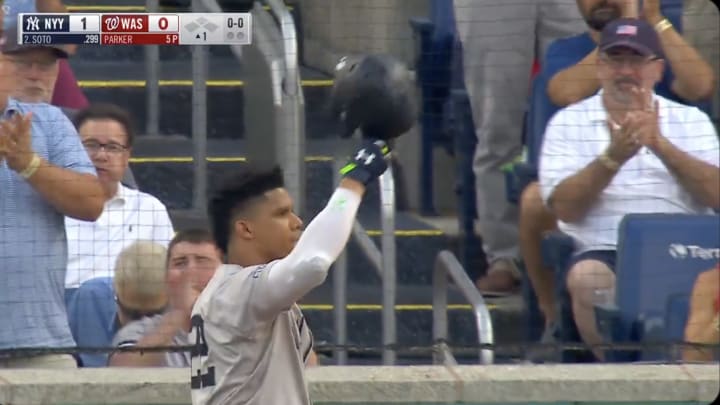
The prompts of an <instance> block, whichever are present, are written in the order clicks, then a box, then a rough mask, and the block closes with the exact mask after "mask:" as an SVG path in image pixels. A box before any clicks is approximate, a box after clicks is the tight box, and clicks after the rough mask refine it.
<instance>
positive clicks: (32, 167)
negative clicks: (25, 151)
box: [20, 153, 41, 179]
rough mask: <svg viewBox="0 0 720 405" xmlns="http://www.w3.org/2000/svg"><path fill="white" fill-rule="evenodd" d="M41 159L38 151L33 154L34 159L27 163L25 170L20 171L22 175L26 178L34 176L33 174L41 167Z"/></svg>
mask: <svg viewBox="0 0 720 405" xmlns="http://www.w3.org/2000/svg"><path fill="white" fill-rule="evenodd" d="M40 163H41V159H40V156H38V154H37V153H34V154H33V157H32V160H31V161H30V163H29V164H28V165H27V167H26V168H25V170H23V171H21V172H20V176H21V177H22V178H24V179H29V178H30V177H32V175H33V174H35V172H36V171H37V169H38V168H39V167H40Z"/></svg>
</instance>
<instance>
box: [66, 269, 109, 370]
mask: <svg viewBox="0 0 720 405" xmlns="http://www.w3.org/2000/svg"><path fill="white" fill-rule="evenodd" d="M66 305H67V313H68V320H69V323H70V330H71V332H72V335H73V338H74V339H75V343H76V344H77V347H79V348H107V347H110V344H111V343H112V338H113V335H114V333H115V325H114V324H115V316H116V313H117V308H116V306H115V290H114V288H113V281H112V278H111V277H98V278H94V279H91V280H88V281H86V282H84V283H82V284H81V285H80V287H79V288H78V289H77V290H76V291H75V292H74V294H72V295H70V296H69V297H67V302H66ZM78 357H79V359H80V365H81V366H82V367H105V366H107V358H108V354H107V353H79V354H78Z"/></svg>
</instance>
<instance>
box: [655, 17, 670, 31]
mask: <svg viewBox="0 0 720 405" xmlns="http://www.w3.org/2000/svg"><path fill="white" fill-rule="evenodd" d="M672 26H673V25H672V23H671V22H670V21H669V20H668V19H667V18H663V19H662V20H660V21H659V22H658V23H657V24H655V31H657V32H658V34H660V33H662V32H664V31H665V30H667V29H668V28H672Z"/></svg>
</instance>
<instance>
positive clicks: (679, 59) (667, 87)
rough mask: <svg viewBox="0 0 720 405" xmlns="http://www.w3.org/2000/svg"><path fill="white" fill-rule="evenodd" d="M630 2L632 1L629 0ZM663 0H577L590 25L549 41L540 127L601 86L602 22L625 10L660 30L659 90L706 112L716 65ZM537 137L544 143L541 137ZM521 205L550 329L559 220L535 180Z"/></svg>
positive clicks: (527, 252) (526, 248)
mask: <svg viewBox="0 0 720 405" xmlns="http://www.w3.org/2000/svg"><path fill="white" fill-rule="evenodd" d="M631 3H633V2H628V4H631ZM660 3H662V2H661V1H660V0H644V1H643V6H642V9H641V10H639V13H638V12H635V11H634V10H632V9H627V8H626V9H622V8H621V6H620V5H619V4H618V3H613V2H611V1H603V0H578V6H579V7H580V11H581V13H582V15H583V17H584V18H585V21H586V23H587V24H588V27H589V28H590V29H589V30H588V32H586V33H583V34H580V35H576V36H572V37H568V38H563V39H559V40H557V41H555V42H553V43H552V44H550V46H549V47H548V51H547V57H546V60H545V63H544V64H543V66H542V70H541V72H540V75H539V77H538V78H537V79H536V80H541V83H540V85H541V86H543V85H544V84H547V92H546V94H545V97H544V98H545V100H544V101H542V102H539V103H538V102H536V103H535V104H533V106H532V107H531V109H536V108H540V109H542V111H540V112H539V114H534V117H536V118H539V119H540V120H541V122H540V126H538V128H544V127H545V124H546V123H547V121H548V120H549V119H550V118H551V117H552V115H553V114H555V112H557V111H558V110H559V109H561V108H564V107H566V106H568V105H570V104H574V103H576V102H579V101H581V100H583V99H585V98H587V97H590V96H592V95H594V94H595V93H597V92H598V90H599V89H600V81H599V79H598V77H597V72H596V65H597V58H598V47H597V42H598V41H599V39H600V32H601V31H602V29H603V28H604V26H605V25H606V24H607V23H609V22H610V21H612V20H614V19H616V18H618V17H620V16H621V15H623V16H632V15H633V14H635V16H636V17H640V18H643V19H644V20H645V21H646V22H648V23H649V24H650V25H651V26H653V27H654V28H655V30H656V31H657V32H658V35H659V37H660V41H661V45H662V47H663V52H664V54H665V58H666V66H667V69H665V72H664V75H663V78H662V80H661V81H660V82H659V83H658V84H657V86H656V88H655V92H656V93H657V94H658V95H660V96H663V97H666V98H669V99H671V100H674V101H678V102H682V103H686V104H694V105H697V106H698V107H699V108H701V109H703V110H704V111H706V112H707V111H710V100H712V97H713V95H714V90H713V89H714V88H715V87H714V86H715V84H714V83H715V78H714V76H715V75H714V72H713V69H712V68H711V66H710V65H709V64H708V62H707V61H706V60H705V59H704V58H703V57H702V56H701V55H700V53H699V52H698V51H697V50H696V49H695V48H694V47H693V46H692V45H690V44H689V43H688V42H687V41H686V40H685V39H684V38H683V37H682V35H681V34H679V33H678V32H677V31H676V29H675V27H674V25H673V22H670V21H668V20H667V19H666V18H665V17H664V16H663V14H662V11H661V8H660V5H661V4H660ZM688 29H692V28H688ZM716 46H717V45H716ZM543 87H544V86H543ZM531 113H532V111H531ZM530 136H533V135H532V134H531V135H530ZM536 136H537V135H536ZM534 141H535V143H537V144H539V143H540V142H539V140H538V139H535V140H534ZM538 146H539V145H538ZM568 153H570V152H568ZM520 207H521V208H520V209H521V213H520V246H521V252H522V256H523V261H524V263H525V267H526V269H527V272H528V276H529V278H530V280H531V282H532V285H533V289H534V291H535V293H536V296H537V298H538V304H539V306H540V310H541V312H542V313H543V315H544V317H545V323H546V331H549V330H550V329H551V328H550V326H551V325H552V324H553V322H554V318H555V302H554V289H555V287H554V284H553V278H552V272H551V271H550V270H548V269H545V268H543V265H542V254H541V251H540V244H541V240H542V236H543V235H544V234H545V233H547V232H549V231H551V230H553V229H556V224H557V220H556V218H555V217H554V216H553V215H552V213H551V212H550V211H549V210H548V209H547V208H546V207H545V206H544V204H543V201H542V198H541V196H540V190H539V187H538V184H537V183H532V184H530V185H529V186H528V187H526V188H525V190H524V191H523V195H522V198H521V203H520Z"/></svg>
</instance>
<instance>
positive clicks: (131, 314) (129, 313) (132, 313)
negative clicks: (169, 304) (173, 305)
mask: <svg viewBox="0 0 720 405" xmlns="http://www.w3.org/2000/svg"><path fill="white" fill-rule="evenodd" d="M115 303H116V304H117V306H118V308H120V310H121V311H122V313H123V314H125V316H126V317H127V318H128V319H130V320H133V321H137V320H139V319H142V318H145V317H153V316H155V315H160V314H162V313H164V312H165V310H166V307H162V308H158V309H152V310H149V311H141V310H138V309H131V308H128V307H126V306H125V305H123V303H122V302H120V300H119V299H118V297H117V296H115Z"/></svg>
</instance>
